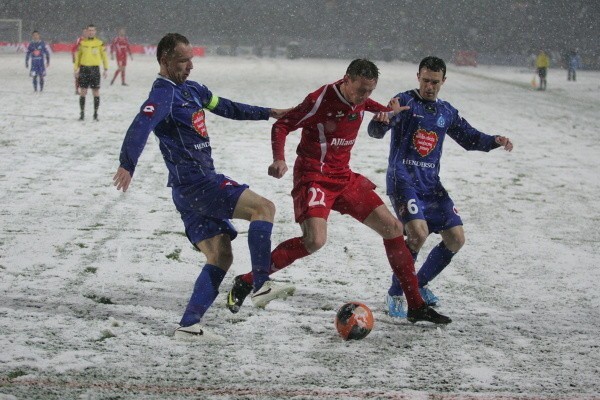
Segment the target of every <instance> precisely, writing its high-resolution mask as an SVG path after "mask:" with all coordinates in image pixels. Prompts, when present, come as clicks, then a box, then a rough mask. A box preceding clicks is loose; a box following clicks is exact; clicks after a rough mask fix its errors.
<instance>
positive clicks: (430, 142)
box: [413, 128, 438, 157]
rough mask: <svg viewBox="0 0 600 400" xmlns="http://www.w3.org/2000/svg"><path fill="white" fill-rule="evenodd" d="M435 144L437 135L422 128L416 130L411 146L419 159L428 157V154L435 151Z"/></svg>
mask: <svg viewBox="0 0 600 400" xmlns="http://www.w3.org/2000/svg"><path fill="white" fill-rule="evenodd" d="M437 142H438V135H437V133H436V132H433V131H427V130H425V129H423V128H420V129H417V131H416V132H415V134H414V136H413V145H414V146H415V150H417V153H419V154H420V155H421V157H425V156H427V155H429V153H431V152H432V151H433V149H435V146H436V145H437Z"/></svg>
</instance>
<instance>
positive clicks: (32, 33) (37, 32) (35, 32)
mask: <svg viewBox="0 0 600 400" xmlns="http://www.w3.org/2000/svg"><path fill="white" fill-rule="evenodd" d="M34 33H39V32H38V31H33V32H31V34H32V35H33V34H34Z"/></svg>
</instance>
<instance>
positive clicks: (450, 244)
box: [368, 57, 513, 318]
mask: <svg viewBox="0 0 600 400" xmlns="http://www.w3.org/2000/svg"><path fill="white" fill-rule="evenodd" d="M417 79H418V81H419V88H418V89H414V90H409V91H407V92H404V93H400V94H398V95H396V96H395V97H394V98H393V99H392V100H391V101H390V104H389V106H390V107H391V108H392V109H393V110H394V111H393V112H392V113H378V114H376V115H375V117H374V118H373V120H372V121H371V122H370V123H369V128H368V131H369V135H370V136H372V137H375V138H382V137H383V136H384V135H385V133H386V132H387V131H388V130H389V129H390V128H391V129H392V139H391V143H390V155H389V160H388V170H387V178H386V180H387V194H388V196H389V197H390V200H391V203H392V206H393V208H394V211H395V212H396V215H397V217H398V219H400V220H401V221H402V223H403V224H404V227H405V232H406V235H407V237H408V240H407V244H408V247H409V249H410V251H411V253H412V255H413V257H414V258H415V260H416V258H417V255H418V253H419V250H420V249H421V247H422V246H423V244H424V243H425V240H426V239H427V237H428V236H429V233H430V232H435V233H439V234H440V235H441V237H442V241H441V242H440V243H439V244H438V245H437V246H435V247H434V248H433V249H432V250H431V252H430V253H429V255H428V256H427V259H426V260H425V262H424V263H423V265H422V266H421V268H420V270H419V272H418V274H417V277H418V281H419V290H420V291H421V296H422V297H423V299H424V300H425V302H427V304H428V305H430V306H436V305H437V304H438V302H439V299H438V298H437V296H435V295H434V294H433V292H432V291H431V290H430V289H429V288H428V286H427V285H428V283H429V282H430V281H431V280H432V279H434V278H435V277H436V276H437V275H439V274H440V272H442V270H443V269H444V268H446V267H447V266H448V264H450V261H451V260H452V257H454V255H455V254H456V253H457V252H458V251H459V250H460V248H461V247H462V246H463V244H464V242H465V234H464V230H463V227H462V220H461V218H460V216H459V215H458V212H457V210H456V207H455V206H454V202H453V201H452V199H451V198H450V196H449V195H448V192H447V191H446V189H444V186H443V185H442V183H441V182H440V177H439V171H440V159H441V157H442V144H443V142H444V138H445V137H446V135H448V136H450V137H451V138H452V139H454V140H455V141H456V142H457V143H458V144H459V145H460V146H462V147H463V148H464V149H466V150H479V151H486V152H487V151H490V150H492V149H495V148H497V147H504V149H505V150H507V151H511V150H512V148H513V144H512V142H511V141H510V139H509V138H507V137H505V136H491V135H487V134H485V133H483V132H480V131H478V130H477V129H475V128H473V127H472V126H471V125H470V124H469V123H468V122H467V121H466V120H465V119H464V118H462V117H461V116H460V115H459V114H458V111H457V110H456V109H455V108H454V107H452V106H451V105H450V104H449V103H448V102H446V101H443V100H441V99H438V97H437V95H438V93H439V91H440V89H441V87H442V85H443V84H444V82H445V80H446V64H445V63H444V61H443V60H442V59H440V58H437V57H425V58H424V59H423V60H422V61H421V63H420V64H419V70H418V73H417ZM404 304H405V301H404V295H403V292H402V288H401V287H400V283H399V282H398V280H397V279H396V277H395V276H393V277H392V285H391V287H390V289H389V290H388V293H387V296H386V305H387V310H388V313H389V315H390V316H392V317H395V318H406V309H405V305H404Z"/></svg>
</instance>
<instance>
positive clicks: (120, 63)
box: [116, 54, 127, 67]
mask: <svg viewBox="0 0 600 400" xmlns="http://www.w3.org/2000/svg"><path fill="white" fill-rule="evenodd" d="M116 58H117V65H118V66H119V67H125V66H127V54H125V55H124V56H117V57H116Z"/></svg>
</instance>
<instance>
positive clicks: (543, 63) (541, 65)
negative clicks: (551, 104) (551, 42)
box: [535, 50, 550, 90]
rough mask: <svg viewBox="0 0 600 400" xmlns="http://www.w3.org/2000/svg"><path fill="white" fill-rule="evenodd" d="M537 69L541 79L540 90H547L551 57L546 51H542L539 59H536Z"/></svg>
mask: <svg viewBox="0 0 600 400" xmlns="http://www.w3.org/2000/svg"><path fill="white" fill-rule="evenodd" d="M535 67H536V68H537V73H538V76H539V77H540V86H539V87H538V90H546V76H547V75H548V68H549V67H550V57H548V54H546V52H545V51H544V50H540V53H539V54H538V56H537V58H536V59H535Z"/></svg>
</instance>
